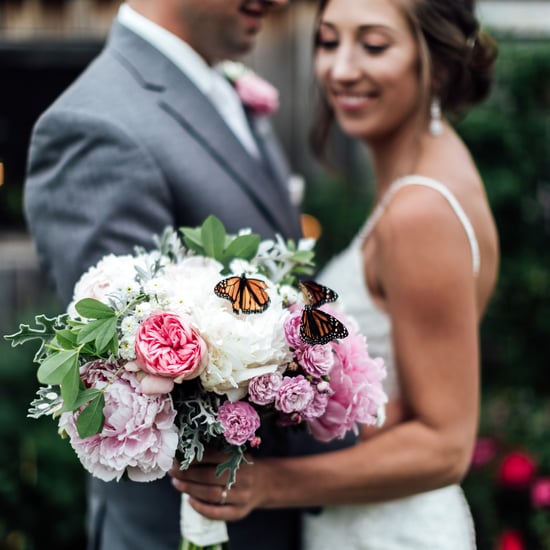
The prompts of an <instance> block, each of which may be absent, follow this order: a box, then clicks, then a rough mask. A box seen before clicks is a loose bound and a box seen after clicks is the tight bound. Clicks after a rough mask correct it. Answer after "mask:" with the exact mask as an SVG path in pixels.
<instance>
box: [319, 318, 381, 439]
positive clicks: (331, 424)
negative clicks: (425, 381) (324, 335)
mask: <svg viewBox="0 0 550 550" xmlns="http://www.w3.org/2000/svg"><path fill="white" fill-rule="evenodd" d="M331 314H334V315H337V313H335V312H332V311H331ZM342 320H343V321H345V319H342ZM345 324H346V326H348V328H349V323H345ZM331 345H332V347H333V349H334V352H335V362H334V366H333V367H332V370H331V371H330V387H331V390H332V391H333V394H332V395H331V396H330V397H329V398H328V404H327V408H326V411H325V413H324V414H323V415H322V416H320V417H319V418H316V419H313V420H309V421H308V425H309V428H310V430H311V432H312V434H313V436H314V437H315V438H316V439H319V440H320V441H330V440H332V439H334V438H340V439H341V438H343V437H344V436H345V434H346V432H347V431H348V430H354V431H355V433H358V429H357V424H358V423H359V424H375V423H376V422H377V420H378V411H379V410H380V408H381V407H382V406H383V405H384V404H385V403H386V401H387V396H386V394H385V392H384V390H383V387H382V380H383V379H384V378H385V376H386V370H385V367H384V362H383V361H382V359H381V358H374V359H373V358H371V357H370V355H369V354H368V348H367V342H366V339H365V337H364V336H363V335H361V334H360V333H358V332H356V331H354V330H350V334H349V336H347V337H346V338H344V339H342V340H339V341H336V342H332V343H331Z"/></svg>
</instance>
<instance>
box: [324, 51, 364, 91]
mask: <svg viewBox="0 0 550 550" xmlns="http://www.w3.org/2000/svg"><path fill="white" fill-rule="evenodd" d="M330 74H331V77H332V79H333V80H335V81H338V82H350V81H355V80H357V79H358V78H359V77H360V76H361V67H360V64H359V60H358V54H357V51H356V49H355V48H354V47H353V46H352V45H344V44H342V45H341V46H340V47H339V48H338V49H337V51H336V52H335V55H334V57H333V64H332V67H331V71H330Z"/></svg>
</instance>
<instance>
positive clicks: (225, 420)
mask: <svg viewBox="0 0 550 550" xmlns="http://www.w3.org/2000/svg"><path fill="white" fill-rule="evenodd" d="M218 422H220V424H221V425H222V427H223V430H224V434H223V435H224V437H225V439H226V441H227V442H228V443H231V444H232V445H244V444H245V443H246V442H247V441H252V442H254V441H255V440H256V437H255V435H256V430H257V429H258V428H259V427H260V416H259V415H258V413H257V412H256V410H255V409H254V407H252V405H250V404H249V403H246V402H244V401H235V402H234V403H232V402H231V401H225V402H224V403H223V404H222V405H221V407H220V408H219V409H218Z"/></svg>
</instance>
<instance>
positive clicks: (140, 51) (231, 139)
mask: <svg viewBox="0 0 550 550" xmlns="http://www.w3.org/2000/svg"><path fill="white" fill-rule="evenodd" d="M108 47H111V48H112V49H113V50H114V52H115V55H117V56H118V57H119V58H120V59H121V61H122V62H124V63H125V64H126V65H127V66H129V67H130V68H131V70H132V72H133V74H135V76H136V78H137V79H138V80H139V81H141V83H142V85H143V87H144V88H148V89H151V90H154V91H155V92H156V93H155V95H154V97H155V100H156V101H158V102H159V105H160V107H161V108H162V109H164V110H165V111H166V112H167V113H169V114H170V115H171V116H172V117H174V118H175V119H176V120H177V121H178V122H179V124H181V126H182V127H183V128H185V130H186V131H187V132H188V133H189V134H190V135H191V136H193V138H194V139H196V140H197V142H199V143H200V144H201V146H202V147H203V148H204V150H205V151H206V152H207V153H208V155H209V156H210V157H211V159H212V161H214V162H216V163H218V164H219V165H220V166H221V167H222V168H223V169H224V170H225V171H226V172H227V174H228V175H229V176H230V177H231V179H232V181H233V182H234V183H235V184H236V185H238V186H240V187H241V188H242V189H243V190H244V191H245V192H246V193H247V194H248V195H249V197H250V198H251V199H252V200H253V202H254V204H255V205H256V206H257V208H258V210H259V211H260V212H262V214H263V216H264V217H265V218H266V219H267V220H268V221H269V223H270V225H271V226H272V227H273V230H274V232H278V233H281V234H283V235H288V234H289V233H295V232H296V221H295V220H294V218H295V212H294V210H293V208H292V206H291V205H290V202H289V198H288V190H287V189H286V187H285V185H286V179H287V178H286V177H285V176H283V174H282V172H283V171H282V170H281V169H280V168H279V169H276V168H275V163H274V156H273V153H272V152H269V153H268V152H267V150H268V149H269V147H267V146H266V144H265V141H266V140H265V139H263V138H262V136H259V137H258V139H259V146H260V148H261V149H264V150H265V153H266V160H267V161H268V165H269V167H270V169H269V170H266V168H265V166H263V165H262V163H261V162H259V161H258V160H257V159H255V158H254V157H252V156H251V155H250V154H249V153H248V152H247V151H246V149H245V148H244V147H243V145H242V144H241V142H240V141H239V140H238V139H237V138H236V136H235V135H234V134H233V132H232V131H231V130H230V129H229V127H228V126H227V124H226V123H225V121H224V120H223V119H222V117H221V115H220V114H219V113H218V111H217V110H216V109H215V107H214V106H213V105H212V103H211V102H210V101H209V99H208V98H206V97H205V96H204V95H203V94H202V93H201V92H200V91H199V90H198V89H197V87H196V86H195V85H194V84H193V83H192V82H191V81H190V80H189V79H188V78H187V77H186V76H185V75H184V74H183V73H182V72H181V71H180V70H179V69H177V68H176V67H175V66H174V65H173V64H172V63H171V62H170V61H169V60H168V59H167V58H166V57H165V56H163V55H162V54H161V53H160V52H158V51H157V50H156V49H155V48H153V47H152V46H150V45H149V44H148V43H147V42H145V41H144V40H142V39H141V38H140V37H138V36H137V35H136V34H134V33H133V32H131V31H130V30H128V29H126V28H125V27H123V26H122V25H120V24H118V23H115V26H114V27H113V31H112V33H111V37H110V40H109V45H108ZM270 172H271V173H270ZM282 178H285V183H284V184H283V182H282V181H281V179H282Z"/></svg>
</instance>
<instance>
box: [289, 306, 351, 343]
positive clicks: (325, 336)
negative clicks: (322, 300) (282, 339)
mask: <svg viewBox="0 0 550 550" xmlns="http://www.w3.org/2000/svg"><path fill="white" fill-rule="evenodd" d="M348 334H349V333H348V329H347V328H346V327H345V326H344V324H343V323H342V322H341V321H339V320H338V319H336V317H334V316H332V315H330V314H329V313H327V312H326V311H323V310H322V309H315V308H312V307H311V306H305V307H304V311H303V313H302V319H301V322H300V336H301V338H302V340H303V341H304V342H305V343H306V344H328V343H329V342H330V341H331V340H337V339H340V338H345V337H346V336H347V335H348Z"/></svg>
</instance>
